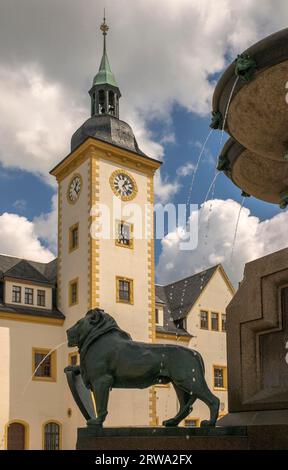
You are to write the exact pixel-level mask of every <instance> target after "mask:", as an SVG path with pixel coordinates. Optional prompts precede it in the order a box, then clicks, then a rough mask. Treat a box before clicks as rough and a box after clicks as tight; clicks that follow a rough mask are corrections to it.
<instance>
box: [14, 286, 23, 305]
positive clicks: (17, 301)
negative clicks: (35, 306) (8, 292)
mask: <svg viewBox="0 0 288 470" xmlns="http://www.w3.org/2000/svg"><path fill="white" fill-rule="evenodd" d="M14 288H15V289H19V292H18V294H20V296H19V298H20V300H14V293H15V292H14ZM12 302H13V303H15V304H21V303H22V286H17V285H15V284H12Z"/></svg>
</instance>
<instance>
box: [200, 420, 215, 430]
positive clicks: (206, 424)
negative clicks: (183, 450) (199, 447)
mask: <svg viewBox="0 0 288 470" xmlns="http://www.w3.org/2000/svg"><path fill="white" fill-rule="evenodd" d="M200 427H201V428H212V427H214V425H213V424H212V423H211V421H209V420H207V419H204V420H203V421H201V424H200Z"/></svg>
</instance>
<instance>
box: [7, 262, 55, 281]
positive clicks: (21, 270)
mask: <svg viewBox="0 0 288 470" xmlns="http://www.w3.org/2000/svg"><path fill="white" fill-rule="evenodd" d="M3 277H4V279H7V278H13V279H19V280H25V281H30V282H34V283H35V284H49V285H50V284H51V282H49V281H48V279H47V278H46V277H45V276H44V275H43V274H42V273H41V272H40V271H38V269H36V268H34V266H32V265H31V264H30V263H29V262H28V261H26V260H24V259H23V260H21V261H19V262H18V263H17V264H15V265H14V266H12V267H11V268H10V269H8V270H7V271H6V272H5V273H4V275H3Z"/></svg>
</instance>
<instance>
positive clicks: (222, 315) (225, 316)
mask: <svg viewBox="0 0 288 470" xmlns="http://www.w3.org/2000/svg"><path fill="white" fill-rule="evenodd" d="M223 317H224V318H225V329H224V330H223ZM221 331H223V333H226V331H227V313H221Z"/></svg>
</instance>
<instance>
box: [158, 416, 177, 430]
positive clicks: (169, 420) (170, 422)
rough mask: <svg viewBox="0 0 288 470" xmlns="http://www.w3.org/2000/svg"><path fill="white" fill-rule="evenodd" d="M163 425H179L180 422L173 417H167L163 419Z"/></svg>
mask: <svg viewBox="0 0 288 470" xmlns="http://www.w3.org/2000/svg"><path fill="white" fill-rule="evenodd" d="M162 426H165V427H166V428H168V427H177V426H178V423H176V421H175V420H174V419H173V418H171V419H166V420H165V421H163V423H162Z"/></svg>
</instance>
